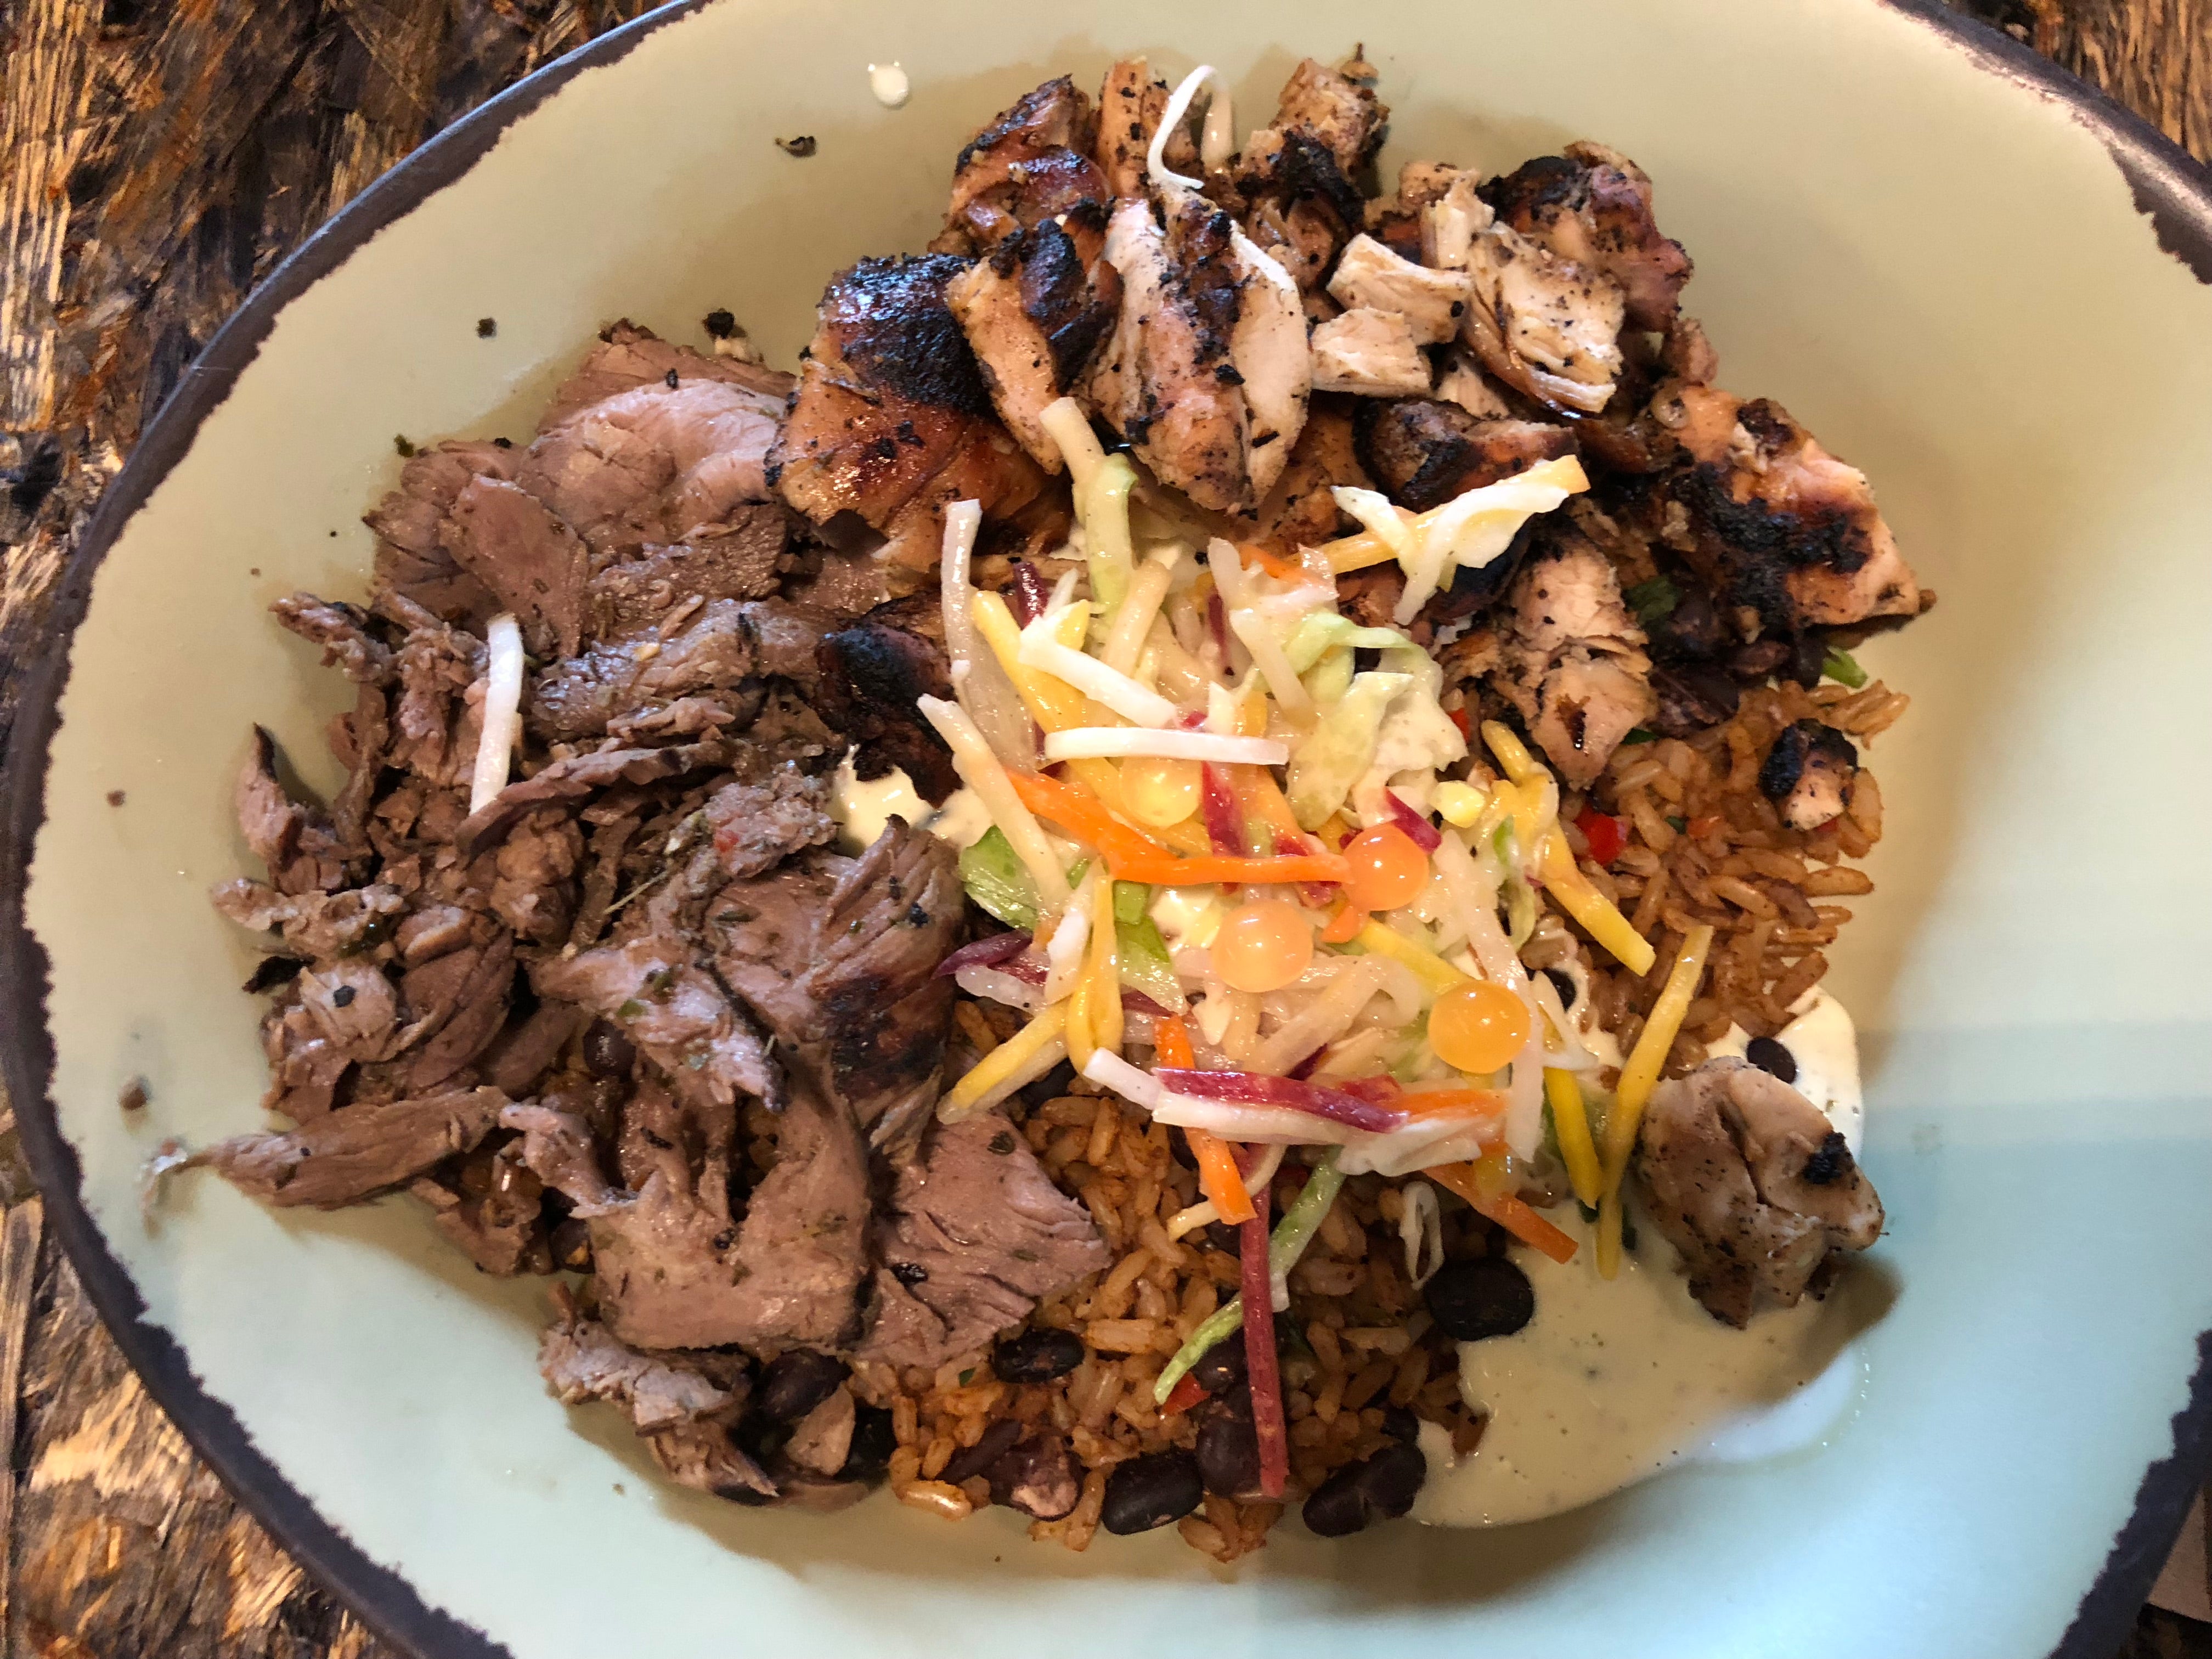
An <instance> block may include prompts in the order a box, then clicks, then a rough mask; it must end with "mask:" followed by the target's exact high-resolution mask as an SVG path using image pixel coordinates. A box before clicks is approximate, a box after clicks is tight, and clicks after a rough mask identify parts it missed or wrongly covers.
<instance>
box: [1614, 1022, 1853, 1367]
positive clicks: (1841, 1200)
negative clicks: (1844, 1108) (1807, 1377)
mask: <svg viewBox="0 0 2212 1659" xmlns="http://www.w3.org/2000/svg"><path fill="white" fill-rule="evenodd" d="M1636 1173H1637V1177H1638V1180H1639V1181H1641V1182H1642V1183H1643V1186H1644V1197H1645V1200H1646V1202H1647V1205H1648V1207H1649V1211H1650V1216H1651V1220H1652V1223H1653V1225H1656V1227H1657V1228H1658V1229H1659V1231H1661V1232H1662V1233H1663V1234H1665V1235H1666V1237H1667V1238H1668V1241H1669V1242H1670V1243H1673V1244H1674V1248H1675V1249H1679V1250H1680V1251H1681V1253H1682V1255H1683V1259H1684V1261H1685V1263H1686V1266H1687V1267H1688V1268H1689V1273H1690V1293H1691V1294H1692V1296H1694V1297H1697V1298H1698V1300H1699V1302H1700V1303H1702V1304H1705V1309H1706V1310H1707V1311H1708V1312H1710V1313H1711V1315H1712V1316H1714V1317H1715V1318H1716V1319H1720V1320H1723V1321H1725V1322H1728V1323H1729V1324H1731V1325H1734V1326H1736V1327H1738V1328H1741V1327H1742V1326H1743V1325H1745V1324H1747V1322H1749V1321H1750V1319H1751V1316H1752V1315H1753V1313H1754V1312H1756V1311H1757V1310H1759V1308H1760V1307H1761V1306H1770V1305H1771V1306H1775V1307H1783V1308H1790V1307H1795V1306H1796V1304H1797V1302H1798V1300H1799V1299H1800V1298H1801V1297H1803V1296H1804V1294H1805V1293H1806V1291H1808V1290H1811V1291H1814V1294H1815V1295H1817V1294H1819V1293H1820V1289H1821V1288H1822V1284H1821V1276H1822V1275H1823V1272H1824V1269H1826V1271H1829V1272H1832V1267H1829V1266H1828V1264H1829V1263H1830V1261H1831V1258H1832V1257H1833V1256H1835V1255H1838V1253H1840V1252H1843V1251H1848V1250H1863V1249H1866V1248H1867V1247H1868V1246H1869V1245H1871V1244H1872V1243H1874V1242H1875V1240H1876V1239H1877V1238H1879V1237H1881V1224H1882V1210H1881V1199H1880V1198H1879V1197H1877V1196H1876V1195H1875V1190H1874V1184H1873V1182H1869V1180H1868V1179H1867V1178H1866V1176H1865V1175H1864V1173H1863V1172H1862V1171H1861V1170H1860V1169H1859V1167H1858V1164H1857V1160H1856V1159H1855V1158H1852V1156H1851V1152H1850V1147H1849V1146H1846V1145H1845V1144H1844V1138H1843V1136H1842V1135H1841V1134H1839V1133H1837V1132H1836V1130H1835V1127H1834V1126H1832V1124H1831V1123H1830V1122H1829V1121H1828V1120H1827V1119H1826V1117H1825V1116H1823V1115H1821V1113H1820V1111H1819V1110H1818V1109H1816V1108H1814V1106H1813V1105H1812V1104H1811V1103H1809V1102H1808V1101H1807V1100H1806V1098H1805V1097H1803V1096H1802V1095H1801V1094H1799V1093H1798V1092H1797V1091H1796V1090H1795V1089H1792V1088H1791V1087H1790V1085H1788V1084H1786V1083H1784V1082H1783V1081H1782V1080H1781V1079H1779V1078H1777V1077H1774V1076H1771V1074H1769V1073H1765V1072H1763V1071H1761V1070H1759V1067H1757V1066H1753V1065H1751V1064H1750V1063H1748V1062H1747V1061H1745V1060H1727V1059H1723V1060H1707V1061H1706V1062H1705V1064H1704V1065H1702V1066H1699V1067H1698V1069H1697V1070H1696V1071H1694V1072H1692V1073H1690V1074H1689V1075H1688V1076H1687V1077H1684V1078H1677V1079H1674V1080H1673V1081H1672V1082H1668V1083H1662V1084H1661V1085H1659V1087H1658V1089H1657V1090H1656V1091H1654V1093H1653V1094H1652V1097H1651V1101H1650V1105H1649V1106H1648V1107H1647V1108H1646V1109H1645V1111H1644V1124H1643V1129H1642V1133H1641V1134H1640V1135H1639V1136H1638V1140H1637V1150H1636Z"/></svg>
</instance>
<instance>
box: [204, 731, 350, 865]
mask: <svg viewBox="0 0 2212 1659" xmlns="http://www.w3.org/2000/svg"><path fill="white" fill-rule="evenodd" d="M232 800H233V805H234V808H235V810H236V811H237V814H238V827H239V831H240V834H242V835H243V836H245V837H246V846H247V847H248V848H250V849H251V850H252V853H253V855H254V856H255V857H256V858H258V859H259V860H261V862H262V863H263V864H264V866H267V868H268V871H269V880H270V885H272V886H273V887H275V888H276V890H277V891H278V892H280V893H285V894H303V893H314V892H330V891H332V890H336V889H337V888H339V887H341V886H344V885H346V884H347V881H346V875H347V871H346V858H345V850H344V848H343V847H342V846H341V845H340V844H339V843H338V842H337V837H336V836H335V835H334V834H333V832H332V830H331V825H330V823H329V820H328V819H327V818H326V817H325V815H324V814H323V813H321V812H320V811H317V810H316V809H314V808H313V807H311V806H306V805H301V803H300V802H298V801H295V800H294V799H292V797H291V795H290V794H289V793H287V792H286V790H285V787H284V786H283V782H282V781H279V780H278V778H277V776H276V738H272V737H271V736H270V735H269V732H268V730H267V728H265V727H264V726H255V727H254V728H253V741H252V744H251V746H250V747H249V748H248V749H247V750H246V763H245V764H244V765H243V766H242V767H240V769H239V774H238V782H237V785H236V787H235V788H234V791H233V795H232Z"/></svg>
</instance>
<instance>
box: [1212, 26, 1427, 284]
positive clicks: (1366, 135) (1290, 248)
mask: <svg viewBox="0 0 2212 1659" xmlns="http://www.w3.org/2000/svg"><path fill="white" fill-rule="evenodd" d="M1389 118H1390V112H1389V109H1388V108H1387V107H1386V106H1383V104H1381V103H1378V102H1377V101H1376V97H1375V94H1373V93H1371V92H1370V91H1369V90H1368V89H1367V88H1364V87H1363V86H1360V85H1359V84H1358V82H1353V81H1350V80H1347V79H1346V77H1345V76H1342V75H1340V74H1339V73H1337V71H1336V70H1333V69H1329V68H1328V67H1326V66H1325V65H1323V64H1318V63H1316V62H1315V61H1314V60H1313V59H1312V58H1307V59H1305V60H1304V62H1303V63H1301V64H1299V65H1298V66H1297V69H1296V70H1292V71H1291V78H1290V80H1289V82H1287V83H1286V84H1285V86H1284V88H1283V95H1282V98H1281V100H1280V103H1279V108H1278V109H1277V110H1276V112H1275V119H1274V122H1273V125H1270V126H1267V127H1265V128H1262V129H1261V131H1258V132H1255V133H1254V134H1253V135H1252V137H1251V140H1250V142H1249V143H1247V144H1246V145H1245V147H1244V153H1243V156H1242V157H1241V158H1240V160H1239V161H1238V164H1237V172H1236V175H1235V185H1236V189H1237V193H1238V195H1239V196H1240V197H1242V199H1243V202H1244V204H1245V207H1244V211H1243V223H1244V229H1245V232H1246V234H1248V235H1249V236H1250V237H1251V239H1252V240H1253V241H1254V242H1255V243H1256V244H1258V246H1260V247H1261V248H1262V249H1264V250H1265V251H1266V252H1267V253H1268V254H1269V255H1270V256H1271V257H1273V258H1274V259H1275V260H1276V261H1277V262H1278V263H1279V264H1281V266H1282V267H1283V269H1284V270H1285V271H1287V272H1288V273H1289V274H1290V276H1291V279H1292V280H1293V281H1295V282H1296V283H1297V285H1298V287H1299V289H1301V290H1302V291H1304V292H1306V293H1310V294H1317V293H1318V292H1319V291H1320V289H1321V287H1322V283H1323V282H1324V281H1326V280H1327V278H1328V272H1329V268H1330V266H1331V265H1332V264H1334V262H1335V259H1336V256H1337V253H1338V252H1339V250H1340V249H1341V248H1342V247H1343V246H1344V245H1345V244H1346V242H1348V241H1350V240H1352V238H1353V237H1354V236H1356V235H1358V234H1359V232H1360V230H1361V228H1363V226H1364V222H1365V219H1366V204H1365V203H1364V201H1363V200H1362V199H1361V197H1360V194H1359V191H1358V188H1357V186H1356V185H1354V184H1353V183H1352V179H1353V178H1354V177H1355V176H1356V175H1357V174H1358V173H1359V172H1360V171H1361V169H1362V168H1364V167H1365V166H1366V165H1367V163H1368V161H1370V160H1371V159H1372V157H1373V155H1374V154H1375V149H1376V146H1377V145H1378V144H1380V143H1381V142H1382V137H1383V124H1384V123H1385V122H1387V121H1388V120H1389Z"/></svg>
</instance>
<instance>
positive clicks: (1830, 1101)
mask: <svg viewBox="0 0 2212 1659" xmlns="http://www.w3.org/2000/svg"><path fill="white" fill-rule="evenodd" d="M1790 1012H1791V1013H1793V1014H1794V1015H1796V1018H1794V1019H1792V1020H1791V1021H1790V1023H1789V1024H1787V1025H1785V1026H1784V1027H1783V1028H1782V1029H1781V1030H1779V1031H1777V1032H1776V1033H1775V1034H1774V1040H1775V1041H1776V1042H1779V1043H1780V1044H1781V1045H1782V1046H1783V1047H1784V1048H1787V1049H1788V1050H1789V1051H1790V1058H1791V1059H1792V1060H1796V1062H1797V1075H1796V1079H1794V1080H1792V1082H1791V1083H1790V1087H1791V1088H1793V1089H1795V1090H1796V1091H1797V1092H1798V1093H1799V1094H1801V1095H1802V1096H1804V1097H1805V1098H1806V1099H1808V1100H1809V1101H1811V1102H1812V1103H1813V1104H1814V1105H1815V1106H1817V1107H1819V1108H1820V1109H1821V1110H1822V1111H1824V1112H1826V1114H1827V1115H1828V1121H1830V1122H1831V1123H1832V1124H1834V1125H1835V1126H1836V1127H1837V1128H1838V1129H1840V1130H1842V1131H1843V1135H1844V1144H1845V1145H1847V1146H1850V1149H1851V1151H1852V1152H1855V1153H1856V1152H1857V1151H1858V1150H1859V1148H1860V1146H1861V1144H1862V1143H1863V1141H1864V1140H1865V1139H1866V1097H1865V1096H1864V1095H1863V1093H1862V1092H1861V1091H1860V1088H1859V1038H1858V1028H1857V1026H1855V1025H1854V1024H1852V1023H1851V1016H1850V1011H1849V1010H1848V1009H1846V1008H1845V1007H1844V1005H1843V1004H1842V1003H1840V1002H1838V1001H1837V1000H1835V998H1833V997H1832V996H1830V995H1829V994H1827V993H1826V991H1823V990H1821V989H1820V987H1818V986H1815V987H1814V988H1813V989H1812V990H1810V991H1808V992H1807V993H1806V994H1805V995H1804V997H1803V998H1802V1000H1799V1001H1798V1002H1797V1004H1796V1006H1794V1007H1793V1008H1791V1010H1790ZM1750 1041H1751V1036H1750V1034H1749V1033H1748V1032H1747V1031H1746V1030H1744V1029H1743V1028H1742V1027H1741V1026H1740V1025H1731V1026H1729V1029H1728V1035H1727V1036H1723V1038H1721V1040H1720V1041H1719V1042H1716V1043H1714V1044H1713V1045H1712V1048H1711V1050H1710V1052H1711V1053H1712V1054H1733V1055H1735V1056H1736V1057H1737V1058H1739V1059H1741V1057H1742V1055H1743V1051H1744V1048H1745V1047H1746V1045H1747V1044H1748V1043H1749V1042H1750Z"/></svg>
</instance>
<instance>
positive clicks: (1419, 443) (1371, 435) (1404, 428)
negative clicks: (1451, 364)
mask: <svg viewBox="0 0 2212 1659" xmlns="http://www.w3.org/2000/svg"><path fill="white" fill-rule="evenodd" d="M1355 418H1356V419H1357V422H1358V433H1359V458H1360V459H1361V460H1363V461H1364V462H1365V463H1366V465H1367V471H1369V472H1370V473H1371V474H1372V475H1373V476H1374V477H1375V480H1376V483H1377V485H1378V486H1379V487H1380V488H1381V489H1383V491H1384V492H1385V493H1386V494H1387V495H1389V497H1390V499H1391V500H1392V501H1395V502H1397V503H1398V505H1399V506H1401V507H1408V508H1410V509H1412V510H1413V512H1416V513H1425V512H1427V511H1428V510H1429V509H1430V508H1431V507H1441V506H1443V504H1444V503H1445V502H1446V501H1449V500H1450V499H1451V498H1452V497H1453V496H1455V495H1460V494H1462V493H1463V492H1464V491H1467V490H1469V489H1480V487H1481V486H1483V485H1484V484H1492V483H1497V482H1498V480H1499V479H1501V478H1508V477H1512V476H1513V474H1515V473H1516V472H1521V471H1526V470H1527V469H1528V468H1529V467H1531V466H1534V465H1535V464H1536V463H1537V462H1539V461H1547V460H1553V459H1557V458H1559V457H1560V456H1562V455H1571V454H1573V453H1575V435H1574V433H1573V431H1572V430H1571V428H1566V427H1564V426H1548V425H1546V424H1544V423H1543V422H1538V421H1513V420H1480V419H1477V418H1476V417H1475V416H1473V415H1470V414H1469V413H1468V411H1467V410H1465V409H1463V408H1462V407H1461V406H1460V405H1459V404H1451V403H1442V402H1438V401H1437V400H1436V399H1433V398H1395V399H1393V400H1391V401H1389V402H1387V403H1386V402H1381V401H1376V400H1368V401H1365V402H1363V403H1362V404H1360V405H1359V413H1358V416H1356V417H1355Z"/></svg>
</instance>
